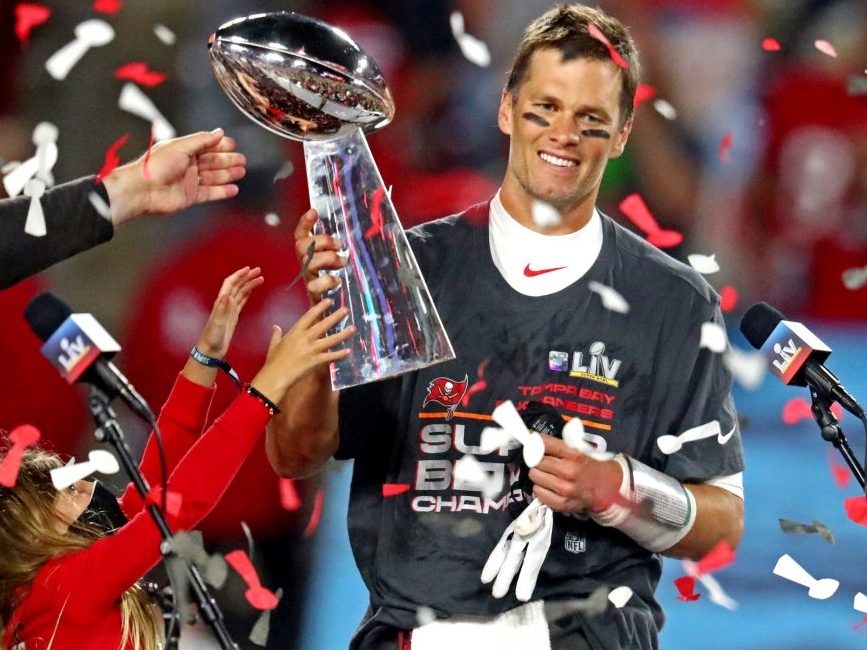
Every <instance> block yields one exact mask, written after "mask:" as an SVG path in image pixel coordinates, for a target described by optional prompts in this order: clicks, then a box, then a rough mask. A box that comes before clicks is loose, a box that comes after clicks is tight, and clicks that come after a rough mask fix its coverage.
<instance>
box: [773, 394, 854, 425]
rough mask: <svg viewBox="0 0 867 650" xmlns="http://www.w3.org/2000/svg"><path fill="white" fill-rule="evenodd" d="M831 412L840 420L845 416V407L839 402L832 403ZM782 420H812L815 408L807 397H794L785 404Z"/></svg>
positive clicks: (791, 421) (792, 421)
mask: <svg viewBox="0 0 867 650" xmlns="http://www.w3.org/2000/svg"><path fill="white" fill-rule="evenodd" d="M831 414H832V415H833V416H834V417H835V418H837V419H838V420H839V419H840V418H842V417H843V407H842V406H840V405H839V404H838V403H837V402H834V403H833V404H831ZM781 417H782V420H783V422H784V423H785V424H789V425H791V424H797V423H798V422H800V421H801V420H812V419H813V409H812V408H811V406H810V402H808V401H807V398H805V397H793V398H792V399H790V400H789V401H788V402H786V403H785V404H784V405H783V412H782V415H781Z"/></svg>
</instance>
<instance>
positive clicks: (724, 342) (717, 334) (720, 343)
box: [698, 323, 728, 354]
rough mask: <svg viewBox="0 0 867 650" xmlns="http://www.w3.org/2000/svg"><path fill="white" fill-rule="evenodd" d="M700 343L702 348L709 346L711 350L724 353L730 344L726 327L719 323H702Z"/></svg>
mask: <svg viewBox="0 0 867 650" xmlns="http://www.w3.org/2000/svg"><path fill="white" fill-rule="evenodd" d="M698 345H699V347H701V348H707V349H708V350H710V351H711V352H716V353H717V354H722V353H723V352H725V351H726V347H727V346H728V339H727V338H726V331H725V328H723V326H722V325H720V324H719V323H702V324H701V341H700V342H699V344H698Z"/></svg>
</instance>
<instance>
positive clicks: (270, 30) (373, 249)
mask: <svg viewBox="0 0 867 650" xmlns="http://www.w3.org/2000/svg"><path fill="white" fill-rule="evenodd" d="M209 49H210V58H211V65H212V67H213V69H214V74H215V75H216V77H217V80H218V81H219V83H220V85H221V87H222V88H223V90H224V91H225V92H226V94H227V95H228V96H229V97H230V98H231V99H232V101H233V102H234V103H235V105H236V106H237V107H238V108H240V109H241V111H242V112H243V113H245V114H246V115H247V116H248V117H250V118H251V119H252V120H253V121H255V122H256V123H258V124H259V125H261V126H263V127H265V128H266V129H268V130H270V131H273V132H274V133H277V134H278V135H281V136H283V137H285V138H290V139H292V140H300V141H302V142H303V143H304V158H305V162H306V167H307V184H308V188H309V190H310V204H311V206H312V207H313V208H315V209H316V211H317V213H318V214H319V222H318V224H317V226H316V231H317V232H326V233H328V234H329V235H331V236H333V237H336V238H337V239H339V240H340V241H341V242H342V243H343V245H344V246H345V249H344V251H345V254H346V255H348V256H349V263H348V264H347V265H346V266H345V267H344V268H343V269H341V270H340V271H336V272H334V273H335V274H336V275H338V276H339V278H340V282H341V284H340V287H338V288H337V289H335V290H334V291H333V292H332V293H331V294H329V295H330V297H331V298H332V299H333V300H334V303H335V308H336V307H339V306H346V307H348V308H349V317H348V320H349V322H351V323H352V324H354V325H355V326H356V328H357V329H358V334H357V335H356V336H355V337H353V340H352V341H351V342H349V343H347V344H346V345H348V346H350V347H351V348H352V354H351V355H350V356H349V357H347V358H346V359H343V360H341V361H338V362H336V363H334V364H332V367H331V385H332V388H334V389H335V390H338V389H341V388H347V387H349V386H355V385H357V384H363V383H367V382H370V381H376V380H378V379H383V378H385V377H390V376H393V375H398V374H401V373H404V372H407V371H410V370H415V369H418V368H423V367H425V366H429V365H432V364H434V363H438V362H440V361H445V360H448V359H452V358H454V352H453V350H452V345H451V342H450V341H449V339H448V336H447V335H446V332H445V329H444V328H443V326H442V322H441V321H440V318H439V315H438V314H437V311H436V308H435V306H434V304H433V301H432V300H431V296H430V293H429V291H428V288H427V285H426V284H425V281H424V278H423V277H422V275H421V272H420V270H419V268H418V265H417V264H416V260H415V257H414V256H413V253H412V250H411V249H410V247H409V244H408V242H407V239H406V236H405V234H404V232H403V227H402V226H401V224H400V221H399V220H398V217H397V213H396V212H395V210H394V206H393V205H392V203H391V198H390V197H389V194H388V192H387V191H386V188H385V185H384V183H383V181H382V178H381V176H380V174H379V169H378V168H377V166H376V163H375V162H374V160H373V156H372V155H371V153H370V149H369V147H368V146H367V140H366V139H365V136H364V133H365V132H371V131H375V130H376V129H379V128H381V127H383V126H385V125H386V124H388V123H389V122H390V121H391V118H392V117H393V116H394V101H393V99H392V97H391V93H390V92H389V90H388V87H387V86H386V83H385V80H384V79H383V77H382V73H381V72H380V69H379V66H378V65H377V64H376V62H375V61H374V60H373V59H371V58H370V56H368V55H367V54H366V53H365V52H364V51H363V50H362V49H361V48H360V47H359V46H358V45H357V44H356V43H355V42H354V41H353V40H352V39H351V38H350V37H349V36H348V35H347V34H346V33H344V32H343V31H341V30H339V29H337V28H335V27H333V26H331V25H328V24H327V23H324V22H322V21H319V20H316V19H314V18H310V17H308V16H304V15H301V14H297V13H294V12H276V13H263V14H256V15H252V16H248V17H246V18H239V19H237V20H233V21H231V22H228V23H226V24H225V25H222V26H221V27H220V28H219V29H217V31H216V32H215V33H214V34H213V35H212V36H211V38H210V40H209ZM345 324H346V323H344V324H343V325H345ZM343 325H341V327H342V326H343Z"/></svg>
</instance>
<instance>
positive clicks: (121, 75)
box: [114, 61, 166, 88]
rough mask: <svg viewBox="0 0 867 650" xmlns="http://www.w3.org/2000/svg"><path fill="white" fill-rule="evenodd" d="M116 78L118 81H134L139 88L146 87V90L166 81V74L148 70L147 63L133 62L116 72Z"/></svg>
mask: <svg viewBox="0 0 867 650" xmlns="http://www.w3.org/2000/svg"><path fill="white" fill-rule="evenodd" d="M114 76H115V78H116V79H126V80H128V81H134V82H136V83H137V84H138V85H139V86H145V87H146V88H153V87H154V86H159V85H160V84H161V83H162V82H164V81H165V80H166V75H165V73H164V72H157V71H156V70H151V69H150V68H148V65H147V63H142V62H141V61H133V62H132V63H127V64H126V65H122V66H121V67H119V68H118V69H117V70H115V71H114Z"/></svg>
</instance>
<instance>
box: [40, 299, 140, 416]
mask: <svg viewBox="0 0 867 650" xmlns="http://www.w3.org/2000/svg"><path fill="white" fill-rule="evenodd" d="M24 319H25V320H26V321H27V324H28V325H29V326H30V329H31V330H33V333H34V334H36V336H38V337H39V338H40V339H41V340H42V341H45V343H44V344H43V346H42V348H41V351H42V356H44V357H45V358H46V359H48V361H49V362H50V363H51V365H53V366H54V367H55V368H57V370H58V371H59V372H60V374H61V376H62V377H63V378H64V379H65V380H66V381H67V382H69V383H70V384H72V383H75V382H84V383H88V384H91V385H92V386H95V387H96V388H98V389H100V390H101V391H102V392H103V393H105V395H106V397H107V398H108V400H109V401H111V400H113V399H114V398H115V397H120V398H121V399H122V400H123V402H124V403H125V404H126V405H127V406H128V407H129V408H130V409H131V410H132V411H133V412H135V413H136V415H138V416H140V417H141V418H143V419H144V420H145V421H146V422H148V423H149V424H153V423H154V421H155V419H156V418H155V416H154V413H153V411H152V410H151V409H150V407H149V406H148V404H147V402H146V401H145V399H144V397H142V396H141V395H140V394H139V392H138V391H137V390H136V389H135V387H133V385H132V384H131V383H130V382H129V380H128V379H127V378H126V377H124V375H123V373H122V372H121V371H120V370H118V369H117V367H116V366H115V365H114V364H113V363H111V362H110V361H109V359H111V357H113V356H114V354H115V353H116V352H119V351H120V345H118V343H117V341H115V340H114V339H113V338H112V336H111V335H110V334H109V333H108V332H107V331H106V330H105V328H103V327H102V325H100V324H99V321H97V320H96V319H95V318H94V317H93V316H92V315H90V314H73V313H72V309H70V307H69V305H67V304H66V303H65V302H63V301H62V300H61V299H60V298H58V297H57V296H55V295H54V294H52V293H49V292H47V291H46V292H44V293H40V294H39V295H38V296H36V297H35V298H33V299H32V300H31V301H30V302H29V303H28V304H27V307H25V309H24Z"/></svg>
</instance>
